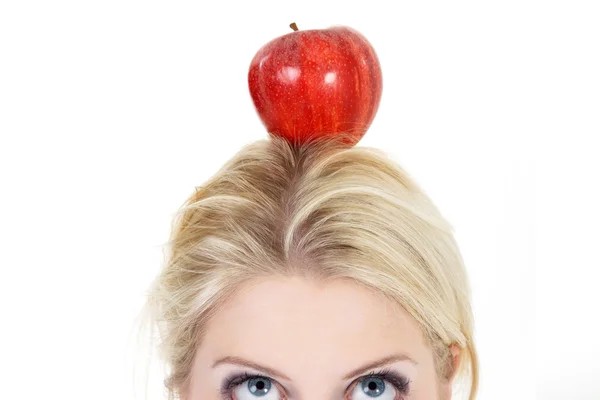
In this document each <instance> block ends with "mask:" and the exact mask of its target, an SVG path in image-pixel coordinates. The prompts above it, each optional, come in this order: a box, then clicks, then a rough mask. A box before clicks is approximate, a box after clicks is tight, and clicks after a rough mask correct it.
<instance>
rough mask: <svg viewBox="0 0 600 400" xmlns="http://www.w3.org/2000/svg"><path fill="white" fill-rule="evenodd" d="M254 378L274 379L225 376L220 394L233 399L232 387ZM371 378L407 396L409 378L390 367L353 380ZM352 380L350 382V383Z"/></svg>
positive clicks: (242, 375) (253, 375) (256, 375)
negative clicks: (387, 383) (381, 381)
mask: <svg viewBox="0 0 600 400" xmlns="http://www.w3.org/2000/svg"><path fill="white" fill-rule="evenodd" d="M255 378H256V379H267V380H269V381H271V382H274V381H275V380H274V379H272V378H269V377H268V376H265V375H261V374H249V373H247V372H244V373H243V374H239V375H234V376H231V377H229V378H227V379H226V380H225V382H223V386H222V388H221V394H222V395H223V396H226V397H225V399H226V400H234V399H233V389H234V388H236V387H237V386H239V385H241V384H243V383H245V382H247V381H249V380H250V379H255ZM372 378H379V379H381V380H384V381H386V382H389V383H391V384H392V386H394V388H395V389H396V390H397V391H398V393H399V394H400V395H404V396H407V395H408V394H409V393H410V387H409V384H410V379H408V378H406V377H405V376H402V375H400V374H398V373H397V372H395V371H392V370H391V368H386V369H383V370H380V371H373V372H371V373H369V374H367V375H363V376H360V377H358V378H356V379H355V380H354V382H359V381H362V380H365V379H372ZM354 382H352V384H353V383H354ZM352 384H351V385H352ZM400 400H403V399H402V398H401V399H400Z"/></svg>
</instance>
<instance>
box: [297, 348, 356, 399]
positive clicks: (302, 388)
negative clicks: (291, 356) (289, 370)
mask: <svg viewBox="0 0 600 400" xmlns="http://www.w3.org/2000/svg"><path fill="white" fill-rule="evenodd" d="M312 361H313V362H312V363H309V364H307V363H305V364H304V365H305V366H304V368H299V369H298V370H296V371H295V372H294V378H293V380H294V388H293V389H294V392H292V393H289V397H287V398H286V400H288V399H289V400H344V398H345V397H344V396H345V394H346V393H345V391H346V384H345V383H344V382H342V381H341V380H340V378H339V376H336V377H334V376H331V372H328V371H327V370H326V369H324V368H321V367H322V366H323V365H325V364H323V362H320V360H318V357H315V359H313V360H312Z"/></svg>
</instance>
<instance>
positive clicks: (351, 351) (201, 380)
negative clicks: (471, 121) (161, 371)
mask: <svg viewBox="0 0 600 400" xmlns="http://www.w3.org/2000/svg"><path fill="white" fill-rule="evenodd" d="M451 350H452V353H453V355H454V362H455V366H457V365H458V362H459V356H460V353H459V349H458V348H457V347H455V346H452V347H451ZM398 354H404V355H407V356H408V357H410V358H411V359H412V360H414V361H415V363H416V364H414V363H412V362H411V361H409V360H392V361H389V362H387V363H385V364H382V365H380V366H378V367H371V368H368V369H367V370H365V371H362V372H360V373H359V374H357V375H355V376H353V377H350V378H348V379H344V377H346V376H347V375H348V374H349V373H350V372H351V371H355V370H357V369H358V368H360V367H362V366H365V364H370V363H372V362H373V361H376V360H380V359H382V358H385V357H388V356H392V355H398ZM227 357H231V358H229V359H227ZM234 358H239V359H243V360H247V361H249V362H252V363H254V364H258V365H260V366H261V367H258V366H257V367H254V368H252V367H248V366H244V365H240V363H241V362H242V361H240V360H239V359H237V360H236V359H234ZM219 360H221V362H220V363H218V361H219ZM215 363H217V364H216V365H215ZM385 368H390V369H391V370H392V371H396V372H398V373H400V374H401V375H403V376H405V377H407V378H409V379H410V384H409V387H410V393H409V395H408V396H404V395H402V394H400V393H397V394H396V396H395V397H394V393H393V391H394V390H395V389H393V386H391V384H388V383H386V388H385V391H384V393H382V394H380V395H379V396H376V397H373V396H372V394H373V392H370V394H371V396H369V395H367V394H364V393H362V392H361V393H359V392H357V391H354V390H353V389H354V388H355V386H357V389H360V388H361V386H360V385H361V381H360V377H361V376H363V377H364V376H365V375H367V374H369V373H370V372H373V371H379V370H382V369H385ZM235 372H241V373H244V372H247V373H248V374H253V373H260V374H262V375H266V376H267V377H269V378H272V380H271V388H270V389H269V393H268V394H266V395H263V396H257V395H256V394H253V393H252V392H251V391H250V390H249V389H248V382H245V383H242V384H240V385H238V386H237V388H236V389H234V391H235V393H234V394H233V396H232V397H228V396H226V395H223V394H221V393H220V388H221V384H222V382H223V381H224V380H225V379H226V378H227V377H228V376H229V375H231V374H232V373H235ZM275 374H278V375H283V377H282V376H278V375H277V376H276V375H275ZM367 381H369V380H368V379H367ZM451 381H452V377H450V380H438V377H437V376H436V372H435V367H434V359H433V353H432V351H431V349H430V348H429V347H428V346H427V345H426V344H425V342H424V341H423V339H422V336H421V331H420V329H419V327H418V325H417V323H416V321H415V320H414V319H413V318H412V317H411V316H410V315H409V314H408V313H406V311H404V309H403V308H401V307H400V306H399V305H398V304H396V303H394V302H392V301H391V300H388V299H386V298H384V297H383V296H381V295H378V294H377V293H374V292H373V291H370V290H368V289H366V288H364V287H362V286H360V285H358V284H356V283H353V282H350V281H347V280H338V281H334V282H329V283H326V284H317V283H315V282H313V281H309V280H307V279H305V278H298V277H289V278H280V277H273V278H268V279H264V278H262V279H260V280H256V281H252V282H248V283H247V284H246V285H245V287H244V288H243V290H241V291H239V292H238V293H236V295H235V296H233V297H232V298H230V299H228V301H227V302H225V303H224V304H223V306H222V308H221V310H220V311H219V312H218V313H217V314H216V315H215V316H214V317H213V318H212V319H211V321H210V322H209V324H208V326H207V331H206V336H205V337H204V340H203V342H202V343H201V345H200V346H199V347H198V350H197V353H196V357H195V360H194V365H193V370H192V376H191V381H190V385H189V387H188V388H187V391H186V393H184V395H183V396H184V397H183V398H184V399H185V400H223V399H230V398H233V399H234V400H251V399H252V400H254V399H256V400H260V399H262V400H280V399H290V400H345V399H349V400H373V399H381V400H392V399H393V400H438V399H442V400H446V399H450V397H451V386H450V385H451Z"/></svg>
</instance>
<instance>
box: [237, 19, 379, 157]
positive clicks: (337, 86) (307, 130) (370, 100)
mask: <svg viewBox="0 0 600 400" xmlns="http://www.w3.org/2000/svg"><path fill="white" fill-rule="evenodd" d="M292 25H294V24H292ZM248 86H249V89H250V95H251V97H252V101H253V103H254V106H255V107H256V111H257V112H258V115H259V117H260V118H261V120H262V122H263V124H264V125H265V127H266V128H267V131H268V132H269V133H270V134H273V135H278V136H283V137H285V138H286V139H288V140H290V141H293V142H298V141H302V142H306V141H309V140H312V139H313V138H318V137H321V136H329V135H343V136H344V138H343V142H345V143H347V144H348V145H350V146H353V145H355V144H356V143H358V142H359V141H360V139H361V138H362V137H363V136H364V135H365V133H366V131H367V129H368V128H369V126H370V125H371V123H372V121H373V119H374V118H375V114H376V113H377V109H378V108H379V102H380V100H381V93H382V76H381V67H380V65H379V59H378V58H377V55H376V53H375V51H374V49H373V47H372V46H371V44H370V43H369V42H368V41H367V39H366V38H365V37H364V36H363V35H362V34H360V33H359V32H358V31H356V30H354V29H352V28H349V27H345V26H334V27H331V28H327V29H313V30H305V31H302V30H299V31H295V32H291V33H288V34H285V35H283V36H280V37H278V38H276V39H273V40H271V41H270V42H268V43H267V44H265V45H264V46H263V47H262V48H260V50H259V51H258V52H257V53H256V55H255V56H254V58H253V59H252V62H251V63H250V68H249V71H248Z"/></svg>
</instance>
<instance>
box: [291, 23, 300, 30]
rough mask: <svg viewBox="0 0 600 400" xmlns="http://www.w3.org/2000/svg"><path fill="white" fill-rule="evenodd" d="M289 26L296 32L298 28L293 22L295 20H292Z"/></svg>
mask: <svg viewBox="0 0 600 400" xmlns="http://www.w3.org/2000/svg"><path fill="white" fill-rule="evenodd" d="M290 28H292V29H293V30H294V32H296V31H297V30H298V25H296V23H295V22H292V23H291V24H290Z"/></svg>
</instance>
